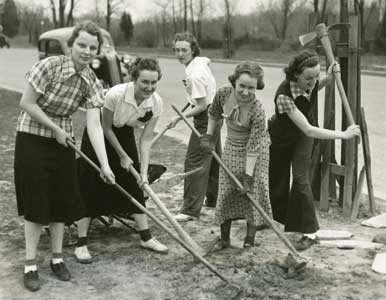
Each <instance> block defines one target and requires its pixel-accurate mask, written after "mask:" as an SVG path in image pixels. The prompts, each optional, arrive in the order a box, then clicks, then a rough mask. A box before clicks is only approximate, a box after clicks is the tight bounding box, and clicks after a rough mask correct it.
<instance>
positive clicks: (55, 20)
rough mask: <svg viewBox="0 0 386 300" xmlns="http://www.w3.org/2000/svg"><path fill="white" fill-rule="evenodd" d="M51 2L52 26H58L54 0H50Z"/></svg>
mask: <svg viewBox="0 0 386 300" xmlns="http://www.w3.org/2000/svg"><path fill="white" fill-rule="evenodd" d="M50 3H51V11H52V22H53V23H54V27H55V28H58V20H57V19H56V8H55V2H54V0H51V1H50Z"/></svg>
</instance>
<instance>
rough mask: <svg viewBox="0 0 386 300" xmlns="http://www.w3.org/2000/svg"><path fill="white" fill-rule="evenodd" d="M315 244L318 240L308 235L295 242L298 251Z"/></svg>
mask: <svg viewBox="0 0 386 300" xmlns="http://www.w3.org/2000/svg"><path fill="white" fill-rule="evenodd" d="M314 244H316V240H313V239H310V238H309V237H307V236H302V238H301V239H300V240H298V241H296V242H294V247H295V249H296V250H298V251H303V250H306V249H308V248H310V247H311V246H312V245H314Z"/></svg>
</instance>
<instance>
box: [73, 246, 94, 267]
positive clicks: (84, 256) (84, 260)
mask: <svg viewBox="0 0 386 300" xmlns="http://www.w3.org/2000/svg"><path fill="white" fill-rule="evenodd" d="M74 254H75V258H76V260H77V262H79V263H81V264H90V263H92V256H91V254H90V252H88V249H87V246H86V245H85V246H82V247H76V248H75V251H74Z"/></svg>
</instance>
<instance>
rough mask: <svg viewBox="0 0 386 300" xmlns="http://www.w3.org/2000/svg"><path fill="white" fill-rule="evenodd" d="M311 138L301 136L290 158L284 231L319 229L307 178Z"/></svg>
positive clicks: (310, 231) (301, 231) (313, 230)
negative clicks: (289, 179) (290, 186)
mask: <svg viewBox="0 0 386 300" xmlns="http://www.w3.org/2000/svg"><path fill="white" fill-rule="evenodd" d="M312 145H313V139H311V138H308V137H303V138H301V140H299V142H297V144H296V146H295V149H294V152H293V158H292V177H293V181H292V188H291V196H290V201H289V205H288V214H287V220H288V222H287V223H286V229H285V230H286V231H295V232H300V233H314V232H316V231H317V230H318V229H319V224H318V220H317V218H316V213H315V207H314V196H313V194H312V189H311V185H310V180H309V169H310V166H311V152H312Z"/></svg>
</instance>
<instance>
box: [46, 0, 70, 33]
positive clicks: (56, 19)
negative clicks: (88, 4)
mask: <svg viewBox="0 0 386 300" xmlns="http://www.w3.org/2000/svg"><path fill="white" fill-rule="evenodd" d="M68 3H69V10H68V11H69V12H68V15H67V21H66V14H65V12H66V8H67V5H68ZM50 7H51V12H52V21H53V23H54V27H55V28H58V27H64V26H72V25H73V24H74V17H73V12H74V9H75V1H74V0H70V1H68V0H59V2H58V12H57V11H56V5H55V0H50Z"/></svg>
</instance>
